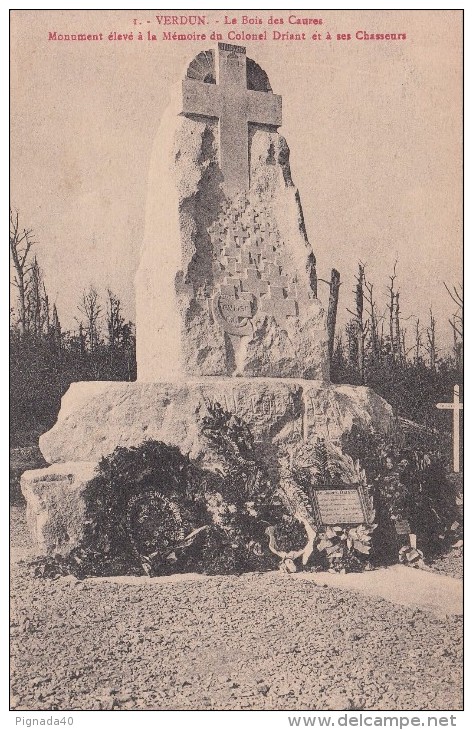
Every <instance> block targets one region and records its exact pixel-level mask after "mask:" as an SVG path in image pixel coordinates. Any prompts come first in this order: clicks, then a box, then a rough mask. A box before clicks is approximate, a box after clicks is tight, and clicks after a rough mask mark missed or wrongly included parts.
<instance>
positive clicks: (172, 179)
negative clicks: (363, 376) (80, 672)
mask: <svg viewBox="0 0 473 730" xmlns="http://www.w3.org/2000/svg"><path fill="white" fill-rule="evenodd" d="M281 124H282V99H281V97H280V96H278V95H277V94H275V93H273V91H272V88H271V85H270V82H269V79H268V76H267V74H266V73H265V72H264V71H263V70H262V69H261V68H260V66H258V64H256V63H255V62H254V61H252V60H251V59H249V58H247V57H246V50H245V48H242V47H239V46H233V45H229V44H225V43H219V44H218V49H216V50H215V51H214V50H208V51H204V52H202V53H199V54H198V55H197V56H196V57H195V59H194V60H193V61H192V62H191V63H190V65H189V66H188V68H187V70H186V73H185V78H184V80H183V81H182V82H181V83H180V85H179V88H178V89H177V90H176V93H175V94H174V97H173V99H172V101H171V104H170V105H169V108H168V110H167V111H166V113H165V114H164V116H163V118H162V121H161V126H160V128H159V131H158V134H157V138H156V143H155V147H154V150H153V154H152V159H151V165H150V176H149V193H148V202H147V211H146V222H145V235H144V241H143V245H142V249H141V253H140V258H139V265H138V271H137V275H136V304H137V311H136V323H137V365H138V381H137V382H136V383H116V382H83V383H74V384H72V385H71V387H70V388H69V390H68V392H67V393H66V394H65V396H64V397H63V400H62V406H61V411H60V413H59V417H58V420H57V423H56V425H55V426H54V427H53V428H52V429H51V430H50V431H49V432H48V433H46V434H44V435H43V436H42V437H41V438H40V448H41V451H42V453H43V455H44V457H45V459H46V460H47V461H48V462H49V463H50V464H51V466H49V467H47V468H45V469H40V470H36V471H31V472H26V473H25V474H24V475H23V478H22V488H23V493H24V495H25V497H26V499H27V514H28V521H29V524H30V528H31V529H32V531H33V534H34V535H35V538H36V544H37V548H38V551H39V552H58V551H59V552H60V551H62V552H67V551H68V550H70V549H71V548H72V547H73V546H74V544H76V542H77V540H78V539H79V537H80V534H81V529H82V523H83V520H84V505H83V500H82V499H81V495H82V493H83V491H84V489H85V486H86V485H87V482H88V480H89V479H90V478H91V473H93V468H94V464H97V463H98V461H99V460H100V458H101V457H102V456H104V455H107V454H110V453H111V452H112V451H113V450H114V449H115V448H116V447H117V446H119V445H120V446H137V445H139V444H140V443H142V442H143V441H144V440H146V439H155V440H159V441H164V442H165V443H169V444H171V445H175V446H178V447H179V448H180V450H181V451H182V452H183V453H185V454H188V455H189V456H190V457H191V458H193V459H196V460H197V461H201V462H202V463H205V457H206V454H205V447H204V445H203V443H202V441H201V439H200V436H199V433H200V432H199V427H198V422H199V418H201V416H202V413H204V412H205V409H206V408H207V407H208V405H209V404H210V403H215V402H218V403H220V404H221V405H222V406H223V407H224V408H225V409H226V410H228V411H230V412H233V413H235V414H237V415H238V416H240V417H241V418H242V419H244V420H245V421H246V423H247V424H248V425H249V426H250V428H251V429H252V431H253V433H254V435H255V437H256V439H257V443H258V444H259V447H260V448H261V450H262V452H263V453H264V451H265V449H266V448H267V447H268V446H271V449H272V451H273V452H274V449H276V450H277V451H278V453H280V454H281V456H284V455H287V454H288V453H290V452H291V449H293V448H294V446H297V444H301V443H306V444H307V445H308V446H309V447H310V443H311V441H312V440H314V439H318V438H323V439H325V440H327V441H330V442H332V443H335V444H337V443H339V440H340V437H341V436H342V435H343V434H344V433H347V432H349V431H350V430H351V428H352V427H353V425H355V424H356V425H357V426H358V427H359V428H362V429H367V430H371V431H372V430H385V429H387V428H388V427H389V423H390V419H391V408H390V406H389V405H388V404H387V403H386V402H385V401H384V400H383V399H382V398H380V397H379V396H377V395H376V394H375V393H373V392H372V391H370V390H369V389H368V388H365V387H355V386H349V385H333V384H331V383H330V380H329V359H328V347H327V339H328V338H327V330H326V321H325V320H326V316H325V313H324V310H323V307H322V303H321V301H320V300H319V299H318V297H317V274H316V260H315V256H314V252H313V249H312V246H311V245H310V243H309V241H308V238H307V234H306V230H305V225H304V217H303V212H302V207H301V201H300V197H299V193H298V191H297V189H296V187H295V186H294V183H293V182H292V177H291V170H290V166H289V149H288V146H287V143H286V141H285V139H284V137H282V136H281V134H280V133H279V132H278V128H279V127H280V126H281ZM276 478H277V475H276Z"/></svg>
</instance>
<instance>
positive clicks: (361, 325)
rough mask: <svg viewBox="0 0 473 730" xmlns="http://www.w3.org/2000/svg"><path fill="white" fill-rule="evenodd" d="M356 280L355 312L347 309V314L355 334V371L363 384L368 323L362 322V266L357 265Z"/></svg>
mask: <svg viewBox="0 0 473 730" xmlns="http://www.w3.org/2000/svg"><path fill="white" fill-rule="evenodd" d="M355 278H356V286H355V289H354V291H353V293H354V295H355V307H356V311H355V312H352V311H351V310H350V309H348V312H349V313H350V314H351V315H352V316H353V318H354V319H353V330H352V335H353V331H354V332H356V350H357V370H358V374H359V376H360V380H361V382H362V383H364V382H365V338H366V332H367V328H368V323H367V322H364V320H363V301H364V295H363V290H364V281H365V267H364V264H358V276H357V277H355Z"/></svg>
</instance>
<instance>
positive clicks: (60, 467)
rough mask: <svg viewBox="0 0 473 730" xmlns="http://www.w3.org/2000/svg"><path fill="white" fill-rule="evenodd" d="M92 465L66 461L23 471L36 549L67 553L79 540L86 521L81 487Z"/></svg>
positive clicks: (28, 521)
mask: <svg viewBox="0 0 473 730" xmlns="http://www.w3.org/2000/svg"><path fill="white" fill-rule="evenodd" d="M95 467H96V464H94V463H87V462H80V463H77V462H67V463H65V464H54V465H52V466H48V467H46V468H44V469H33V470H30V471H25V472H24V474H23V475H22V477H21V491H22V492H23V496H24V497H25V499H26V519H27V523H28V527H29V530H30V532H31V535H32V537H33V540H34V544H35V549H36V552H37V553H39V554H45V555H46V554H55V553H61V554H63V555H66V554H68V553H69V552H70V551H71V550H72V549H73V548H74V547H76V546H77V545H78V544H79V543H80V541H81V539H82V537H83V535H84V528H85V521H86V502H85V499H84V490H85V489H86V487H87V484H88V483H89V482H90V480H91V479H92V478H93V476H94V472H95Z"/></svg>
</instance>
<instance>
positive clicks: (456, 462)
mask: <svg viewBox="0 0 473 730" xmlns="http://www.w3.org/2000/svg"><path fill="white" fill-rule="evenodd" d="M437 408H440V409H441V410H451V411H453V471H460V410H462V409H463V403H460V386H459V385H454V386H453V403H437Z"/></svg>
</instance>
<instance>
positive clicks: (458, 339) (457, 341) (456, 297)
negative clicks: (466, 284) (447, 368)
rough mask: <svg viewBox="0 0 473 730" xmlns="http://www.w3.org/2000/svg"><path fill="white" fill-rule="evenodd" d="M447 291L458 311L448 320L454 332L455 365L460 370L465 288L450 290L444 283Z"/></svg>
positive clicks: (459, 287)
mask: <svg viewBox="0 0 473 730" xmlns="http://www.w3.org/2000/svg"><path fill="white" fill-rule="evenodd" d="M444 286H445V289H446V290H447V291H448V293H449V295H450V298H451V300H452V301H453V302H454V304H456V306H457V309H456V310H455V312H454V313H453V314H452V316H451V318H450V319H449V320H448V321H449V323H450V326H451V328H452V331H453V353H454V357H455V363H456V366H457V368H458V369H460V368H461V367H462V363H463V288H462V286H461V285H459V286H458V288H457V287H456V286H453V287H452V288H449V287H448V286H447V284H446V283H445V282H444Z"/></svg>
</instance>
